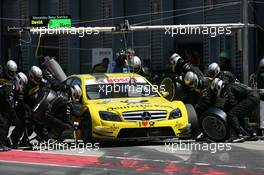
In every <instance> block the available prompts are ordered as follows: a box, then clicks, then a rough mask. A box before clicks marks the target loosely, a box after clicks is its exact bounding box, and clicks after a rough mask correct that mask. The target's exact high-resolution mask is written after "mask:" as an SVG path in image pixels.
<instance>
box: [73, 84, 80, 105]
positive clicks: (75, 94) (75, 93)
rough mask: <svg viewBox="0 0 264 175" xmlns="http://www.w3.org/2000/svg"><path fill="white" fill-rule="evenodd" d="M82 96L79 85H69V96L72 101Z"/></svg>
mask: <svg viewBox="0 0 264 175" xmlns="http://www.w3.org/2000/svg"><path fill="white" fill-rule="evenodd" d="M81 96H82V89H81V88H80V86H79V85H77V84H75V85H73V86H71V97H72V100H73V101H74V102H76V101H79V100H80V98H81Z"/></svg>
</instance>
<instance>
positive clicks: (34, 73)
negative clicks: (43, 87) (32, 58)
mask: <svg viewBox="0 0 264 175" xmlns="http://www.w3.org/2000/svg"><path fill="white" fill-rule="evenodd" d="M28 76H29V79H30V80H31V81H32V82H34V83H35V84H40V83H41V81H42V78H43V75H42V70H41V69H40V68H39V67H38V66H32V67H31V69H30V70H29V73H28Z"/></svg>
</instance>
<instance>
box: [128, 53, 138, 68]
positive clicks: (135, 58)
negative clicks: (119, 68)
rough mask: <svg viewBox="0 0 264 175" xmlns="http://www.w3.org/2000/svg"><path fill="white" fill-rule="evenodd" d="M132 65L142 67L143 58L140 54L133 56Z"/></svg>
mask: <svg viewBox="0 0 264 175" xmlns="http://www.w3.org/2000/svg"><path fill="white" fill-rule="evenodd" d="M129 63H130V66H131V67H132V68H136V69H138V68H140V67H141V60H140V58H139V57H138V56H133V57H132V58H131V59H130V62H129Z"/></svg>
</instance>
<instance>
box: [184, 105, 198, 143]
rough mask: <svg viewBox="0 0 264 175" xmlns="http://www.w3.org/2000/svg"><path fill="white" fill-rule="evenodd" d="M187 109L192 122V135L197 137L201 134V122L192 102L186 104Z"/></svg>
mask: <svg viewBox="0 0 264 175" xmlns="http://www.w3.org/2000/svg"><path fill="white" fill-rule="evenodd" d="M185 106H186V110H187V114H188V119H189V123H190V124H191V137H192V138H196V136H197V135H198V134H199V122H198V117H197V114H196V111H195V109H194V107H193V105H191V104H186V105H185Z"/></svg>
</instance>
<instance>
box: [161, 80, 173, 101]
mask: <svg viewBox="0 0 264 175" xmlns="http://www.w3.org/2000/svg"><path fill="white" fill-rule="evenodd" d="M162 86H163V87H164V89H165V91H166V92H168V93H169V95H168V96H167V97H165V98H166V99H167V100H169V101H173V100H175V99H176V84H175V81H174V79H173V77H171V76H165V77H164V78H162V80H161V82H160V87H162Z"/></svg>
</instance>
